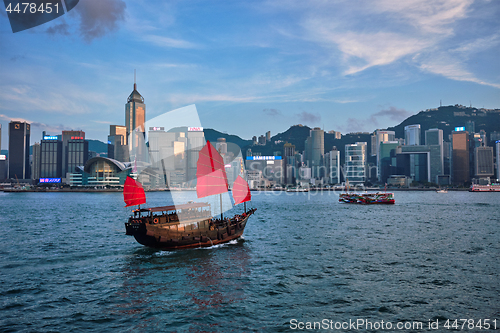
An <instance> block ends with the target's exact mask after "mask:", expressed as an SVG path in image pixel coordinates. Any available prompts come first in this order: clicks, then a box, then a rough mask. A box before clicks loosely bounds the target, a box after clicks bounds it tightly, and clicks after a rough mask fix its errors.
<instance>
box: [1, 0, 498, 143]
mask: <svg viewBox="0 0 500 333" xmlns="http://www.w3.org/2000/svg"><path fill="white" fill-rule="evenodd" d="M498 17H500V2H499V1H495V0H492V1H488V0H476V1H474V0H429V1H427V0H405V1H401V0H367V1H359V0H348V1H342V0H339V1H272V0H269V1H249V2H246V1H245V2H243V1H241V2H240V1H189V0H188V1H153V0H148V1H142V0H137V1H125V0H81V1H80V3H79V4H78V5H77V6H76V7H75V9H73V10H72V11H70V12H69V13H68V14H66V15H64V16H62V17H59V18H58V19H56V20H54V21H51V22H49V23H46V24H44V25H41V26H39V27H36V28H33V29H30V30H25V31H22V32H18V33H15V34H13V33H12V31H11V28H10V25H9V22H8V19H7V16H6V14H5V12H4V11H2V12H0V64H1V65H0V78H1V80H0V85H1V87H0V123H1V124H2V125H3V131H2V132H3V133H2V148H3V149H6V148H7V142H8V141H7V125H8V122H9V121H10V120H11V119H16V120H17V119H23V120H27V121H29V122H32V129H33V134H32V138H31V141H32V143H33V142H36V141H39V140H40V135H41V134H40V133H41V131H43V130H46V131H47V132H48V133H50V134H60V133H61V131H62V130H66V129H75V130H76V129H82V130H84V131H85V132H86V136H87V138H91V139H98V140H101V141H105V140H107V134H108V131H109V125H110V124H117V125H120V124H124V122H125V119H124V118H125V115H124V113H125V111H124V110H125V106H124V105H125V103H126V99H127V97H128V95H129V94H130V92H131V91H132V88H133V80H134V69H136V70H137V85H138V90H139V92H140V93H141V94H142V95H143V97H144V98H145V101H146V117H147V119H152V118H153V117H155V116H158V115H160V114H162V113H164V112H167V111H169V110H172V109H176V108H179V107H183V106H186V105H189V104H193V103H194V104H196V107H197V110H198V113H199V117H200V120H201V123H202V125H203V126H204V127H210V128H215V129H217V130H219V131H226V132H228V133H231V134H237V135H239V136H241V137H243V138H246V139H249V138H251V137H252V136H253V135H257V136H259V135H260V134H264V133H265V132H266V131H268V130H270V131H271V133H272V134H273V135H274V134H276V133H278V132H282V131H285V130H286V129H287V128H288V127H290V126H291V125H294V124H299V123H300V124H305V125H308V126H319V127H323V128H324V129H325V130H336V131H340V132H342V133H347V132H353V131H370V132H371V131H373V130H375V129H376V128H385V127H387V126H392V125H395V124H398V123H399V122H400V121H402V120H403V119H405V118H406V117H408V116H410V115H412V114H415V113H417V112H419V111H420V110H425V109H428V108H434V107H437V106H439V103H440V100H442V103H443V105H451V104H463V105H469V104H470V103H472V105H473V106H475V107H485V108H500V61H499V54H500V20H499V19H498Z"/></svg>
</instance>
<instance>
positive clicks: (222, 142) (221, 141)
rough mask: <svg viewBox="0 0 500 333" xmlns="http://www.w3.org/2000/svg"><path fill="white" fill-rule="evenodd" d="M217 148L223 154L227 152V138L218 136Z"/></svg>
mask: <svg viewBox="0 0 500 333" xmlns="http://www.w3.org/2000/svg"><path fill="white" fill-rule="evenodd" d="M215 149H216V150H217V151H218V152H219V153H220V154H221V155H226V154H227V142H226V139H225V138H218V139H217V143H216V144H215Z"/></svg>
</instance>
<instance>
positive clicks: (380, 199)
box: [339, 180, 396, 205]
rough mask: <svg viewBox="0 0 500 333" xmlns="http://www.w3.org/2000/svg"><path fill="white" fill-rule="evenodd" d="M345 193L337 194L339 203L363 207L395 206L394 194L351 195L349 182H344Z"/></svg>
mask: <svg viewBox="0 0 500 333" xmlns="http://www.w3.org/2000/svg"><path fill="white" fill-rule="evenodd" d="M386 189H387V185H386ZM345 190H346V193H340V194H339V202H343V203H356V204H363V205H371V204H395V203H396V200H395V199H394V193H387V192H384V193H380V192H377V193H353V192H349V181H348V180H346V187H345Z"/></svg>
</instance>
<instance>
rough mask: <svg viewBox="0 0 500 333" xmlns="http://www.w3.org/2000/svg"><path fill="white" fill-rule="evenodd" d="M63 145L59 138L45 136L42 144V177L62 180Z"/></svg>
mask: <svg viewBox="0 0 500 333" xmlns="http://www.w3.org/2000/svg"><path fill="white" fill-rule="evenodd" d="M62 155H63V143H62V141H61V140H59V138H58V137H57V136H49V135H45V136H44V137H43V140H42V141H41V142H40V177H39V178H62V177H63V174H62V164H63V163H62V161H63V157H62Z"/></svg>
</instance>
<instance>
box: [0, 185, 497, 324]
mask: <svg viewBox="0 0 500 333" xmlns="http://www.w3.org/2000/svg"><path fill="white" fill-rule="evenodd" d="M162 198H163V193H148V199H149V201H150V202H151V204H152V205H156V204H165V202H163V201H162V200H163V199H162ZM499 203H500V193H468V192H450V193H448V194H437V193H434V192H396V205H394V206H356V205H347V204H339V203H337V196H336V195H335V194H334V193H333V192H330V193H328V194H323V195H319V194H318V195H314V193H293V194H290V193H288V194H287V193H253V206H254V207H256V208H257V209H258V210H257V212H256V214H255V215H254V216H252V217H251V219H250V220H249V223H248V225H247V228H246V230H245V234H244V239H241V240H239V241H233V242H232V243H231V244H226V245H222V246H217V247H213V248H209V249H196V250H182V251H174V252H165V251H156V250H151V249H148V248H145V247H143V246H141V245H139V244H138V243H136V242H135V240H134V239H133V238H132V237H130V236H125V229H124V225H123V223H124V222H125V221H126V219H127V217H128V214H129V209H126V208H123V202H122V197H121V195H120V194H118V193H102V194H95V193H2V192H0V204H1V207H0V223H1V227H2V234H1V236H0V240H1V242H0V273H1V274H0V331H2V332H67V331H73V332H75V331H88V332H104V331H113V332H114V331H117V332H294V331H295V332H296V331H300V330H299V329H295V330H293V329H292V326H293V325H291V323H290V322H291V320H293V319H295V320H296V323H298V322H303V323H304V325H306V324H307V322H320V321H321V320H323V319H326V320H328V321H330V320H332V322H348V321H349V320H358V319H363V320H366V321H372V323H375V322H380V321H382V320H384V322H391V323H392V324H393V325H396V323H397V322H413V321H418V322H423V324H424V326H423V327H424V331H427V330H428V329H427V328H428V327H427V325H428V320H432V321H433V322H435V321H436V320H438V322H439V325H440V330H439V331H448V330H447V329H444V328H443V324H444V323H445V321H446V320H447V319H453V320H454V319H460V318H467V319H474V320H475V321H476V322H477V321H478V320H479V319H482V320H484V319H490V322H491V321H492V320H493V319H496V320H497V328H498V327H500V276H499V275H500V244H499V242H500V208H499ZM235 209H238V208H235ZM297 325H299V324H297ZM351 328H352V327H351ZM332 331H339V332H340V331H342V332H345V331H356V330H352V329H351V330H349V329H344V330H335V329H333V330H332ZM357 331H366V327H362V328H361V329H359V330H357ZM373 331H383V330H382V329H378V330H377V329H373ZM386 331H389V330H386ZM391 331H396V330H395V329H393V330H391ZM401 331H402V332H412V330H401ZM413 331H417V330H413ZM418 331H421V330H418ZM429 331H430V330H429ZM469 331H473V330H469ZM483 331H484V329H483ZM434 332H435V330H434Z"/></svg>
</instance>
